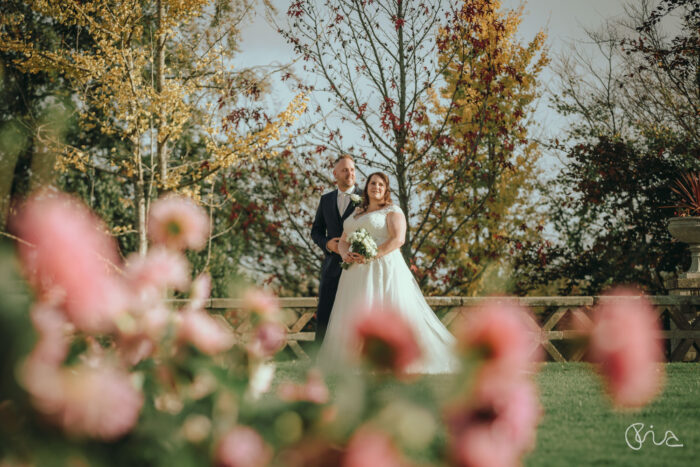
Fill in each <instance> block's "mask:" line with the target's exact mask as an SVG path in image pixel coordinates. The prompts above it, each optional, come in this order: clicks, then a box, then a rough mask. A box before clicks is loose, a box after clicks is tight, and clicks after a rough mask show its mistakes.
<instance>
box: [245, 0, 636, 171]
mask: <svg viewBox="0 0 700 467" xmlns="http://www.w3.org/2000/svg"><path fill="white" fill-rule="evenodd" d="M628 1H629V0H529V1H527V2H524V3H525V9H524V15H523V20H522V23H521V25H520V29H519V35H520V37H521V38H522V40H523V41H526V40H530V39H532V37H534V35H535V34H536V33H537V32H538V31H540V30H542V29H544V30H545V32H546V33H547V45H548V47H549V48H550V56H551V57H552V58H554V57H555V56H557V55H559V54H561V53H566V51H567V50H568V45H567V44H568V43H571V42H575V43H577V44H582V43H583V41H585V40H586V34H585V29H593V30H595V29H598V28H600V27H601V26H602V25H603V23H604V22H605V21H606V20H614V19H621V18H623V17H624V6H625V4H626V3H628ZM521 3H523V2H521V1H520V0H502V6H503V7H504V8H508V9H513V8H517V7H518V6H519V5H520V4H521ZM273 4H274V5H275V6H276V7H277V9H278V11H279V15H280V17H282V16H284V15H285V13H286V11H287V8H288V6H289V4H290V0H273ZM281 21H284V18H281ZM293 58H294V56H293V53H292V49H291V47H289V46H288V45H287V44H286V43H285V41H284V40H283V38H282V37H281V36H280V35H278V34H277V32H276V31H275V30H274V29H273V27H272V26H270V25H269V24H268V23H267V22H266V21H265V18H264V17H263V15H262V14H257V15H256V17H255V18H254V19H253V21H252V22H251V23H250V24H248V25H246V26H245V27H244V28H243V30H242V42H241V53H240V54H239V55H238V56H237V58H236V62H237V63H238V64H239V66H245V67H250V66H257V65H270V64H272V63H280V64H281V63H288V62H290V61H291V60H292V59H293ZM540 79H541V82H542V83H543V85H544V86H545V87H551V86H550V85H551V81H552V74H551V72H550V71H549V70H545V71H544V72H543V74H542V75H541V77H540ZM309 80H310V81H314V80H315V78H314V77H312V76H310V77H309ZM291 97H292V93H291V92H290V91H287V90H285V89H275V90H274V91H273V95H272V96H270V102H271V103H272V105H273V106H275V107H278V106H279V108H280V110H281V108H282V107H284V106H285V105H286V103H287V102H288V101H289V100H290V99H291ZM535 120H536V121H537V122H538V123H539V125H540V127H541V128H540V129H539V134H540V135H543V136H552V135H555V134H558V133H560V131H561V128H562V126H563V125H564V124H565V122H564V121H563V120H562V119H561V118H560V117H558V116H557V115H556V113H554V112H553V111H552V110H550V109H549V108H548V102H547V99H546V97H545V99H542V100H541V101H540V103H539V106H538V108H537V111H536V118H535ZM545 159H546V157H545ZM545 165H547V166H550V165H556V162H555V161H554V160H551V161H550V162H545Z"/></svg>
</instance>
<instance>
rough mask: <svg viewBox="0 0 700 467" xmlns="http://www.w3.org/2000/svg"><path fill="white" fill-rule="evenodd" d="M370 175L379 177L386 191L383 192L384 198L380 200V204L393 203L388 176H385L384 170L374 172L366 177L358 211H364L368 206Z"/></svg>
mask: <svg viewBox="0 0 700 467" xmlns="http://www.w3.org/2000/svg"><path fill="white" fill-rule="evenodd" d="M372 177H379V178H381V179H382V181H383V182H384V186H385V187H386V191H385V192H384V199H383V200H382V201H381V202H380V204H381V206H382V207H384V206H388V205H389V204H394V203H393V201H391V188H389V177H387V176H386V175H385V174H384V172H374V173H373V174H372V175H370V176H369V177H367V183H365V189H364V190H362V203H361V204H360V212H366V211H367V208H368V207H369V182H371V181H372Z"/></svg>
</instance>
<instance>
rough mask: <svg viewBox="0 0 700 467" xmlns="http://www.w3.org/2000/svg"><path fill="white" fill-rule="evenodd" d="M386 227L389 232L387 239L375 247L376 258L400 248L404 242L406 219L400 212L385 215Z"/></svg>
mask: <svg viewBox="0 0 700 467" xmlns="http://www.w3.org/2000/svg"><path fill="white" fill-rule="evenodd" d="M386 226H387V230H389V239H388V240H387V241H386V242H384V243H382V244H381V245H379V246H378V247H377V257H381V256H384V255H386V254H388V253H391V252H392V251H394V250H396V249H397V248H401V245H403V244H404V242H405V241H406V218H405V217H404V216H403V213H402V212H400V211H394V212H390V213H389V214H387V215H386Z"/></svg>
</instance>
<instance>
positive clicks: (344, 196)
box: [338, 185, 355, 216]
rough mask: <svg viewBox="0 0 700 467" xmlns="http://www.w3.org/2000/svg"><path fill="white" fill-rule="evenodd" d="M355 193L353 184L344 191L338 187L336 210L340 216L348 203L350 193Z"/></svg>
mask: <svg viewBox="0 0 700 467" xmlns="http://www.w3.org/2000/svg"><path fill="white" fill-rule="evenodd" d="M353 193H355V185H353V186H351V187H350V188H348V189H347V190H346V191H340V189H338V212H339V213H340V215H341V216H342V215H343V213H344V212H345V210H346V209H347V208H348V205H349V204H350V195H351V194H353Z"/></svg>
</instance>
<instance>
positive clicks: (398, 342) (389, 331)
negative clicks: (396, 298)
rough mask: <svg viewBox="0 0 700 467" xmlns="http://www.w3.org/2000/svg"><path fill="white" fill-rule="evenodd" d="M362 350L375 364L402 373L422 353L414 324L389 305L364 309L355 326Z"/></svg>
mask: <svg viewBox="0 0 700 467" xmlns="http://www.w3.org/2000/svg"><path fill="white" fill-rule="evenodd" d="M356 333H357V338H358V340H359V343H360V353H361V354H362V355H363V356H364V357H365V359H366V360H367V361H369V362H370V363H371V364H372V365H373V366H375V367H377V368H380V369H385V370H391V371H393V372H394V373H395V374H397V375H399V374H403V373H404V372H405V371H406V369H407V368H408V367H409V365H411V363H413V362H415V361H416V360H418V359H419V358H420V357H421V350H420V348H419V347H418V343H417V341H416V337H415V334H414V332H413V328H412V327H411V326H410V325H409V324H408V323H407V322H406V320H405V319H404V318H403V316H402V315H401V314H400V313H398V312H396V311H394V310H392V309H389V308H373V309H370V310H368V311H366V312H364V316H362V317H361V318H360V319H359V320H358V322H357V326H356Z"/></svg>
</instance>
